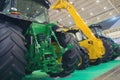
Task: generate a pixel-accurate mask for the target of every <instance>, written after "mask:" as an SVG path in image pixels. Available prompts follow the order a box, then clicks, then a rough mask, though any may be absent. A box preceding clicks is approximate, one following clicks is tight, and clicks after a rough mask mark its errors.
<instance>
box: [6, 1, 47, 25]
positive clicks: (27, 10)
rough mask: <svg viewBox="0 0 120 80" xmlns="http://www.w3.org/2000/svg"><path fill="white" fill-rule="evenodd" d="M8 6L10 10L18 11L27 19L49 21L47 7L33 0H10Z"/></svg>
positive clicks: (41, 21)
mask: <svg viewBox="0 0 120 80" xmlns="http://www.w3.org/2000/svg"><path fill="white" fill-rule="evenodd" d="M9 6H10V7H8V8H10V12H20V13H21V14H22V15H23V17H24V18H25V19H27V20H32V21H37V22H40V23H45V22H48V21H49V18H48V10H47V8H46V7H44V6H43V5H41V4H40V3H37V2H35V1H34V0H11V2H10V5H9ZM7 11H8V10H7Z"/></svg>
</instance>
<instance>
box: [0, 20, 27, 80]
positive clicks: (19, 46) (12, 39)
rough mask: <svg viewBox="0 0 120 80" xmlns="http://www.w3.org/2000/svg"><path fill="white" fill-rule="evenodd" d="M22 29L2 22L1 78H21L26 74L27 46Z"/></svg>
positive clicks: (3, 79) (0, 34) (19, 79)
mask: <svg viewBox="0 0 120 80" xmlns="http://www.w3.org/2000/svg"><path fill="white" fill-rule="evenodd" d="M16 29H17V30H16ZM20 31H21V29H20V28H19V27H17V26H15V25H12V24H9V23H7V22H5V23H4V22H2V23H0V80H21V79H22V77H24V76H25V65H26V60H25V58H24V53H25V52H26V48H25V45H24V42H23V40H24V37H23V35H22V33H21V32H20Z"/></svg>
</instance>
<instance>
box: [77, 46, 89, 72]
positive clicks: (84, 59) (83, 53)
mask: <svg viewBox="0 0 120 80" xmlns="http://www.w3.org/2000/svg"><path fill="white" fill-rule="evenodd" d="M79 46H80V45H79ZM79 48H80V49H79V59H80V62H79V64H78V70H84V69H86V68H87V67H88V66H89V56H88V52H87V50H86V49H85V48H83V47H79Z"/></svg>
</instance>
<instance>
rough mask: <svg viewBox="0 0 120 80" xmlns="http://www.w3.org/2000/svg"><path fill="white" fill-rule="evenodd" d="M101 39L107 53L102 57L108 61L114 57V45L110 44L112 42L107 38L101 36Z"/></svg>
mask: <svg viewBox="0 0 120 80" xmlns="http://www.w3.org/2000/svg"><path fill="white" fill-rule="evenodd" d="M100 39H101V40H102V42H103V45H104V47H105V54H104V56H103V58H102V62H108V61H110V60H111V59H112V56H113V49H112V45H111V44H110V42H109V41H108V40H107V39H106V38H104V37H100Z"/></svg>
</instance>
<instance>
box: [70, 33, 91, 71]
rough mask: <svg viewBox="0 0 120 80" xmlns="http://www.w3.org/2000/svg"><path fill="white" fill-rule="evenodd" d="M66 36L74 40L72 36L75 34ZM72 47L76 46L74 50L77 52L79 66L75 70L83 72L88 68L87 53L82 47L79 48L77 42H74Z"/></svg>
mask: <svg viewBox="0 0 120 80" xmlns="http://www.w3.org/2000/svg"><path fill="white" fill-rule="evenodd" d="M68 34H69V35H71V36H73V37H74V38H76V37H75V35H74V34H75V33H72V32H69V33H68ZM74 45H75V46H76V49H77V51H78V53H77V54H78V55H79V56H78V58H79V64H78V68H77V70H84V69H86V68H87V67H88V66H89V55H88V51H87V50H86V49H85V48H84V47H81V46H80V44H79V42H78V41H77V40H74Z"/></svg>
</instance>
